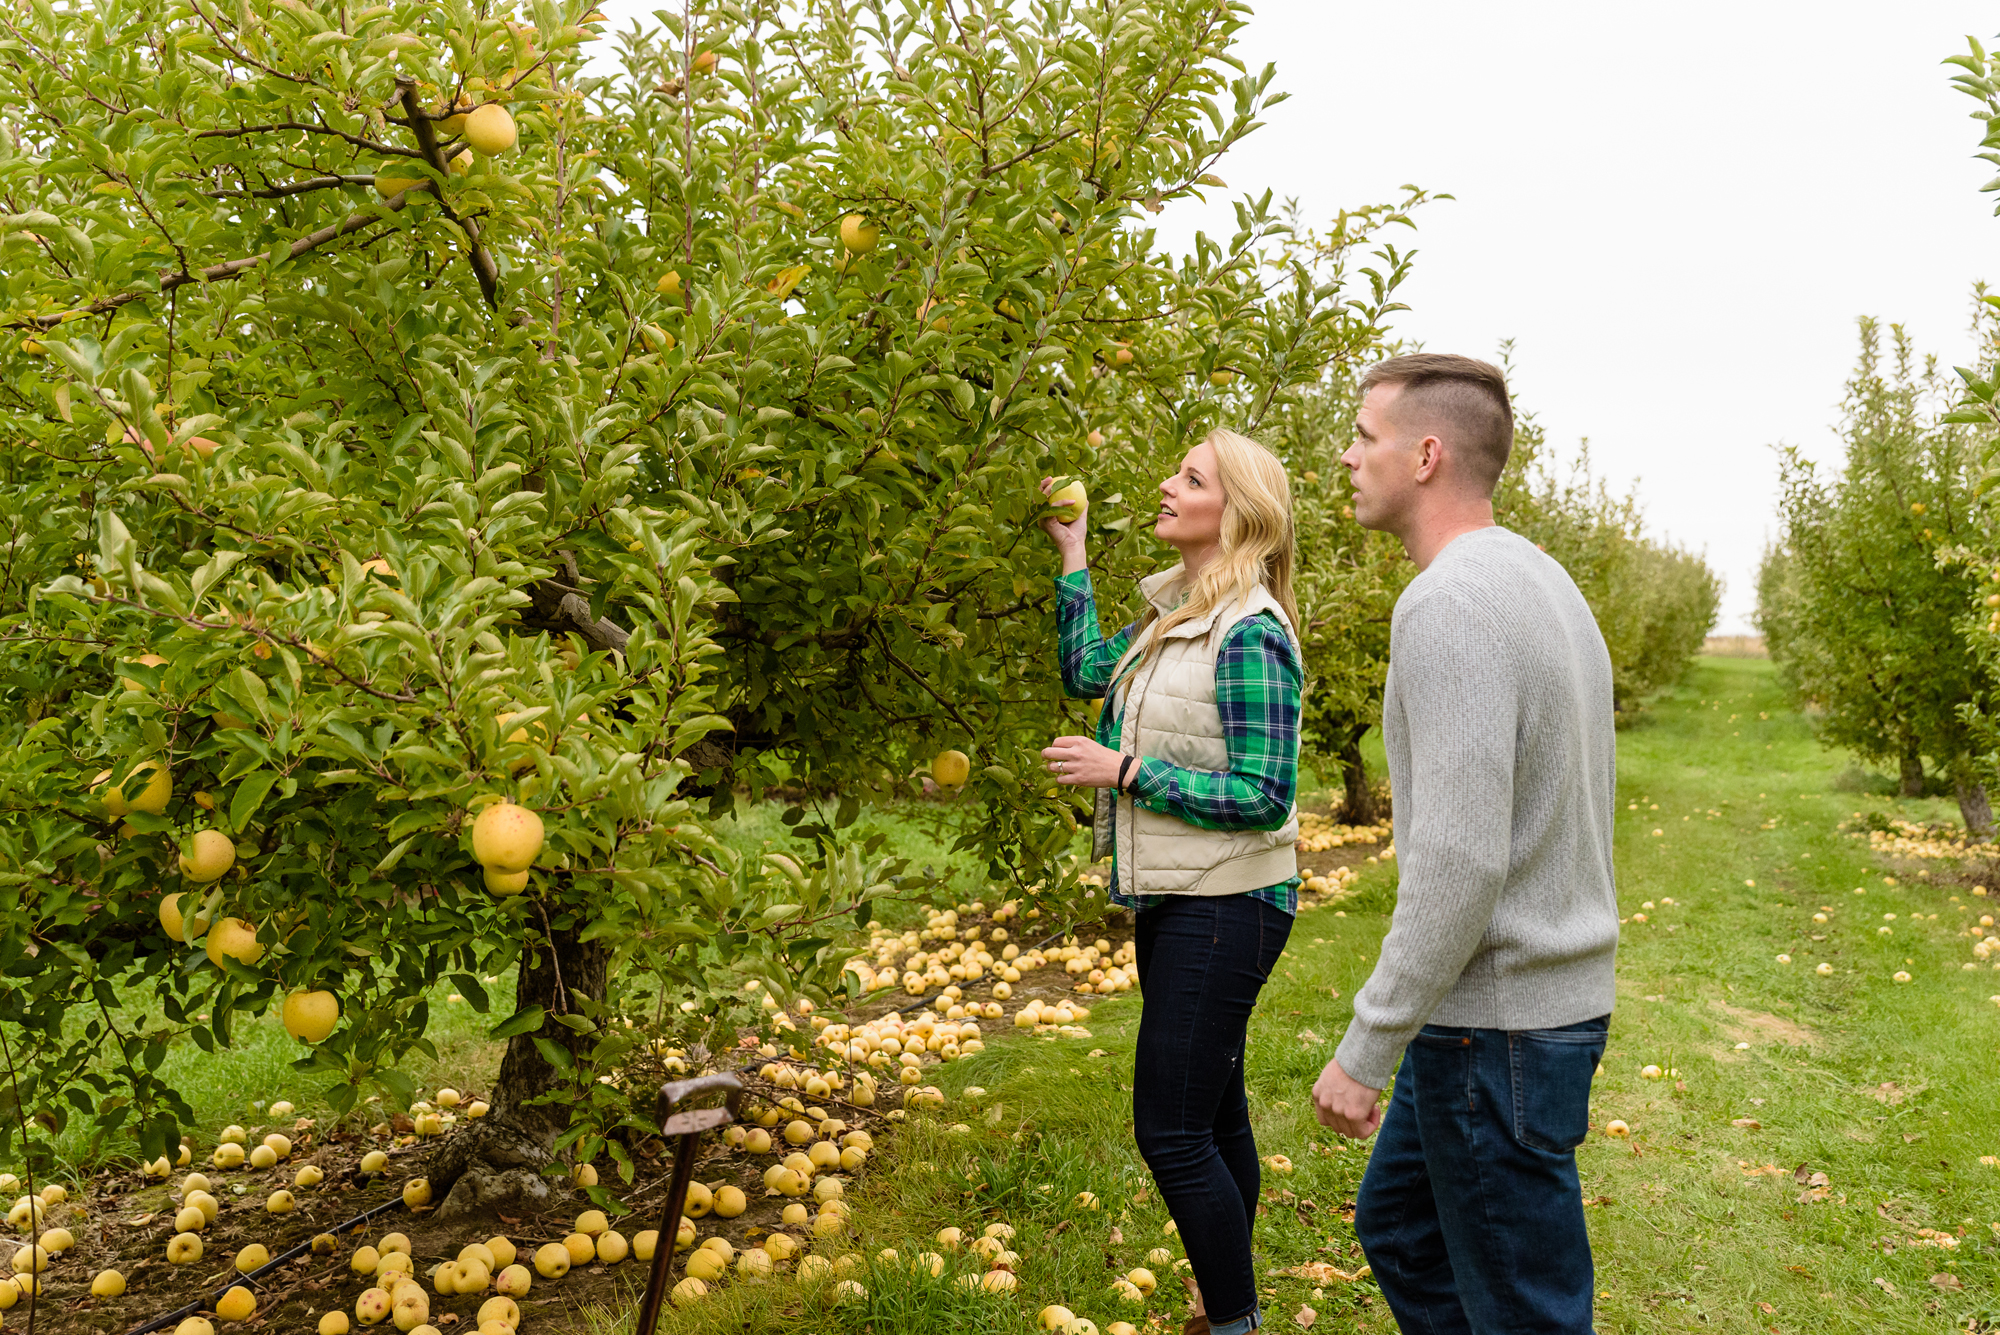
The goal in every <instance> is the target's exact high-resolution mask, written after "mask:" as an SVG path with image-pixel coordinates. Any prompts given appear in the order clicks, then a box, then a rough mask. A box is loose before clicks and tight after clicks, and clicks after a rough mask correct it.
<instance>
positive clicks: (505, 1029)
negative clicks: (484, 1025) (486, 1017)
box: [486, 1006, 548, 1043]
mask: <svg viewBox="0 0 2000 1335" xmlns="http://www.w3.org/2000/svg"><path fill="white" fill-rule="evenodd" d="M547 1014H548V1012H547V1011H545V1010H543V1009H542V1008H541V1007H540V1006H529V1007H528V1008H526V1009H525V1010H518V1011H515V1012H514V1014H512V1015H510V1016H509V1017H507V1018H506V1019H505V1020H503V1021H501V1022H500V1023H499V1024H497V1025H495V1026H494V1027H493V1028H492V1029H490V1030H489V1031H487V1034H486V1037H487V1038H489V1039H491V1040H493V1041H494V1042H496V1043H497V1042H499V1041H500V1040H501V1039H503V1038H512V1037H514V1036H515V1035H516V1034H525V1033H528V1032H529V1031H530V1030H534V1029H540V1028H541V1027H542V1020H543V1018H544V1017H545V1016H546V1015H547Z"/></svg>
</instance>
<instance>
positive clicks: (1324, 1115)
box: [1313, 1060, 1382, 1140]
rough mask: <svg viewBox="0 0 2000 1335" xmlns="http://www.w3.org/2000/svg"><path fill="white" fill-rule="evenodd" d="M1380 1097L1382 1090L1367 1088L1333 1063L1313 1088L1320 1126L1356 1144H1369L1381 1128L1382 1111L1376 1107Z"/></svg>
mask: <svg viewBox="0 0 2000 1335" xmlns="http://www.w3.org/2000/svg"><path fill="white" fill-rule="evenodd" d="M1381 1097H1382V1091H1381V1090H1379V1089H1370V1088H1368V1086H1366V1085H1364V1084H1362V1083H1361V1082H1360V1081H1359V1080H1356V1079H1355V1078H1354V1077H1353V1076H1351V1075H1349V1074H1348V1073H1347V1072H1345V1071H1343V1070H1341V1069H1340V1062H1339V1061H1338V1060H1334V1061H1330V1062H1328V1063H1327V1064H1326V1069H1325V1070H1324V1071H1321V1072H1320V1073H1319V1080H1318V1081H1317V1082H1316V1083H1315V1084H1314V1085H1313V1111H1314V1112H1315V1113H1317V1114H1318V1116H1319V1124H1320V1125H1321V1126H1325V1127H1331V1128H1332V1129H1333V1130H1335V1131H1338V1132H1339V1133H1340V1134H1341V1135H1343V1136H1348V1137H1351V1138H1352V1139H1354V1140H1366V1139H1368V1137H1370V1136H1372V1135H1374V1134H1375V1128H1376V1127H1378V1126H1380V1125H1382V1109H1381V1108H1379V1107H1377V1106H1376V1100H1378V1099H1379V1098H1381Z"/></svg>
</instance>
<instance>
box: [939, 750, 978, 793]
mask: <svg viewBox="0 0 2000 1335" xmlns="http://www.w3.org/2000/svg"><path fill="white" fill-rule="evenodd" d="M971 777H972V760H971V758H970V757H968V756H967V755H966V754H965V752H963V751H940V752H938V756H937V759H936V760H933V761H932V762H931V778H932V779H934V780H935V781H936V782H937V784H938V786H939V787H941V788H959V787H962V786H964V784H965V781H966V780H967V779H969V778H971Z"/></svg>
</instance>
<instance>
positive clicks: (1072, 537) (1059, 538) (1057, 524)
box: [1042, 477, 1089, 575]
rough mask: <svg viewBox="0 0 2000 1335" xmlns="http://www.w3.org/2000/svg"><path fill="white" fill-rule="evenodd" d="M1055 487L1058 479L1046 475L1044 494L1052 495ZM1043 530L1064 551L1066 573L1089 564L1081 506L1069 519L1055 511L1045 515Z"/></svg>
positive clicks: (1058, 549)
mask: <svg viewBox="0 0 2000 1335" xmlns="http://www.w3.org/2000/svg"><path fill="white" fill-rule="evenodd" d="M1055 489H1056V480H1055V479H1054V478H1052V477H1045V478H1043V479H1042V495H1044V496H1048V495H1051V494H1053V493H1054V491H1055ZM1042 532H1044V533H1046V534H1048V535H1049V540H1050V541H1051V542H1053V543H1055V545H1056V550H1057V551H1059V552H1061V553H1062V556H1063V573H1064V574H1065V575H1068V574H1073V573H1074V572H1076V571H1078V570H1082V569H1083V568H1084V567H1085V566H1086V565H1088V564H1089V563H1088V561H1086V560H1085V557H1084V511H1083V508H1082V507H1081V506H1079V507H1078V508H1077V513H1076V517H1075V518H1074V519H1070V520H1067V521H1065V520H1062V519H1060V518H1058V517H1057V516H1056V515H1054V514H1053V513H1051V514H1048V515H1044V516H1043V517H1042Z"/></svg>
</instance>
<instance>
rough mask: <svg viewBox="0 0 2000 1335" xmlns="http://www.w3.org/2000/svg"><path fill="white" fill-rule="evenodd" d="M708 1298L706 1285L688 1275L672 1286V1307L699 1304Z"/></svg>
mask: <svg viewBox="0 0 2000 1335" xmlns="http://www.w3.org/2000/svg"><path fill="white" fill-rule="evenodd" d="M707 1296H708V1285H706V1284H704V1283H702V1282H701V1281H700V1280H698V1279H696V1278H695V1277H694V1276H693V1275H689V1276H688V1277H687V1278H686V1279H684V1280H682V1281H681V1282H680V1283H678V1284H676V1285H674V1306H676V1307H686V1306H687V1305H688V1304H689V1303H695V1302H700V1301H701V1300H702V1299H703V1298H706V1297H707Z"/></svg>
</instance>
